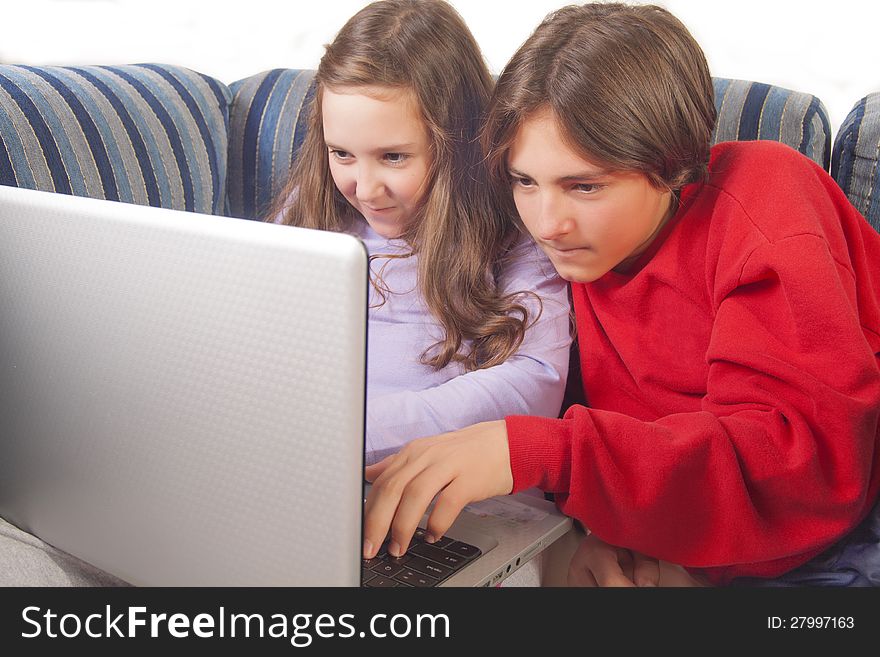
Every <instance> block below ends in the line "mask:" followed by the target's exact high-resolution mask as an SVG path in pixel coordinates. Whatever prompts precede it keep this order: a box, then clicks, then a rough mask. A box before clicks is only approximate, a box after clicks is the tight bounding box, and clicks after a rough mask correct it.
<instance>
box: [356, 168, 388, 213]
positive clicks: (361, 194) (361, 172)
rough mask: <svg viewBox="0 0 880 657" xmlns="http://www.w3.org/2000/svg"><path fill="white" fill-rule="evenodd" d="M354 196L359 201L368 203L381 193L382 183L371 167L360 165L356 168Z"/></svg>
mask: <svg viewBox="0 0 880 657" xmlns="http://www.w3.org/2000/svg"><path fill="white" fill-rule="evenodd" d="M356 184H357V187H356V189H355V196H357V199H358V200H359V201H360V202H361V203H367V204H369V203H370V202H371V201H374V200H375V199H377V198H379V197H380V196H381V195H382V189H383V187H384V185H383V184H382V181H381V179H380V177H379V176H378V175H377V173H376V171H374V170H373V167H371V166H369V165H361V166H360V167H359V168H358V174H357V183H356Z"/></svg>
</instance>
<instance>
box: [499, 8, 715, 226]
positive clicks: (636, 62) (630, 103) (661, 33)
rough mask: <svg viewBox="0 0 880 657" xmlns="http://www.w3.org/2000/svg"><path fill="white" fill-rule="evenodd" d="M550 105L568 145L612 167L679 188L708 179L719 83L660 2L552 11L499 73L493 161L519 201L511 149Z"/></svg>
mask: <svg viewBox="0 0 880 657" xmlns="http://www.w3.org/2000/svg"><path fill="white" fill-rule="evenodd" d="M545 108H549V109H550V111H551V113H552V115H553V116H554V118H555V119H556V120H557V121H558V122H559V125H560V126H561V128H562V133H563V135H564V137H565V138H566V139H567V141H568V142H569V146H570V147H571V148H572V149H573V150H575V151H576V152H578V153H580V154H581V155H583V156H584V157H585V158H587V159H589V160H591V161H593V162H594V163H595V164H597V165H599V166H602V167H603V168H606V169H608V170H617V171H639V172H641V173H643V174H645V175H646V176H647V177H648V178H649V180H651V182H652V183H653V184H654V186H655V187H658V188H661V189H669V190H671V191H672V192H674V193H675V192H677V191H678V190H680V189H681V188H682V187H683V186H684V185H686V184H688V183H691V182H697V181H700V180H704V179H705V178H706V175H707V171H708V164H709V149H710V147H711V142H712V131H713V129H714V127H715V120H716V111H715V102H714V90H713V87H712V77H711V75H710V74H709V67H708V65H707V64H706V58H705V56H704V55H703V51H702V50H701V48H700V46H699V45H698V44H697V42H696V41H695V40H694V38H693V37H692V36H691V34H690V33H689V32H688V30H687V28H686V27H685V26H684V25H683V24H682V23H681V22H680V21H679V20H678V19H677V18H675V16H673V15H672V14H670V13H669V12H668V11H666V10H665V9H663V8H661V7H657V6H653V5H626V4H620V3H607V4H605V3H594V4H586V5H582V6H575V5H572V6H568V7H563V8H562V9H559V10H557V11H555V12H553V13H551V14H550V15H548V16H547V18H545V19H544V21H543V22H542V23H541V24H540V25H539V26H538V28H537V29H536V30H535V32H534V33H533V34H532V35H531V36H530V37H529V38H528V39H527V40H526V42H525V43H524V44H523V45H522V46H521V47H520V49H519V50H518V51H517V52H516V54H514V56H513V58H512V59H511V60H510V62H509V63H508V64H507V66H506V67H505V69H504V71H503V72H502V73H501V76H500V77H499V79H498V84H497V85H496V88H495V94H494V96H493V97H492V102H491V104H490V107H489V110H488V115H487V120H486V124H485V126H484V131H483V146H484V149H485V150H486V152H487V153H488V161H489V170H490V175H491V176H492V179H493V181H494V182H495V183H496V184H497V188H498V189H499V190H504V192H505V196H504V197H503V198H504V199H505V203H506V206H507V208H508V210H510V208H511V207H512V204H513V202H512V199H511V194H510V179H509V174H508V171H507V154H508V152H509V150H510V147H511V145H512V144H513V141H514V139H515V138H516V134H517V132H518V130H519V127H520V126H521V125H522V124H523V123H524V122H525V121H526V120H527V119H528V118H529V117H531V116H533V115H534V114H535V113H536V112H538V111H539V110H542V109H545Z"/></svg>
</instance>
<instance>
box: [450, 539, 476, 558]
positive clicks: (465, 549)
mask: <svg viewBox="0 0 880 657" xmlns="http://www.w3.org/2000/svg"><path fill="white" fill-rule="evenodd" d="M443 549H444V550H449V551H450V552H455V554H458V555H461V556H463V557H464V558H465V559H473V558H474V557H475V556H477V555H478V554H480V548H478V547H474V546H473V545H470V544H468V543H462V542H460V541H454V542H453V543H452V544H450V545H447V546H446V547H445V548H443Z"/></svg>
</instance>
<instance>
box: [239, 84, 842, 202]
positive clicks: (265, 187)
mask: <svg viewBox="0 0 880 657" xmlns="http://www.w3.org/2000/svg"><path fill="white" fill-rule="evenodd" d="M314 76H315V71H313V70H294V69H274V70H271V71H265V72H263V73H259V74H257V75H253V76H251V77H249V78H245V79H244V80H239V81H238V82H234V83H232V85H230V88H231V90H232V92H233V100H232V107H231V109H230V126H229V179H228V180H229V204H228V206H227V211H228V213H229V214H231V215H232V216H236V217H245V218H249V219H253V218H256V217H259V216H261V215H262V214H263V213H264V212H265V211H266V209H267V207H268V205H269V204H270V203H271V201H272V199H273V198H274V197H275V195H276V194H277V193H279V192H280V190H281V188H282V187H283V186H284V182H285V181H286V179H287V174H288V171H289V170H290V165H291V163H292V162H293V161H294V160H295V158H296V155H297V151H298V150H299V147H300V146H301V145H302V141H303V138H304V136H305V132H306V127H307V124H308V114H309V108H310V105H311V101H312V98H313V97H314V91H315V89H314ZM713 82H714V86H715V105H716V108H717V109H718V123H717V125H716V129H715V135H714V142H719V141H735V140H747V139H772V140H774V141H781V142H783V143H785V144H788V145H789V146H791V147H792V148H796V149H797V150H799V151H800V152H801V153H803V154H804V155H806V156H807V157H810V158H812V159H813V160H814V161H816V162H818V163H819V164H820V165H822V166H823V167H824V168H825V169H826V170H827V169H828V166H829V158H830V154H831V148H830V144H831V129H830V127H829V121H828V113H827V111H826V110H825V107H824V106H823V105H822V103H821V102H820V101H819V99H818V98H816V97H815V96H812V95H810V94H805V93H800V92H797V91H791V90H789V89H783V88H781V87H775V86H771V85H767V84H762V83H758V82H748V81H745V80H730V79H727V78H715V79H714V80H713Z"/></svg>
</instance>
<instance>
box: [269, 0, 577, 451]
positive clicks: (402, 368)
mask: <svg viewBox="0 0 880 657" xmlns="http://www.w3.org/2000/svg"><path fill="white" fill-rule="evenodd" d="M315 84H316V91H315V96H314V104H313V106H312V108H311V115H310V123H309V128H308V134H307V136H306V137H305V140H304V143H303V146H302V150H301V152H300V153H299V155H298V159H297V161H296V164H295V165H294V168H293V170H292V173H291V177H290V180H289V182H288V184H287V187H286V189H285V190H284V192H283V193H282V194H281V195H280V196H279V198H278V201H277V203H276V205H275V207H274V208H273V209H272V210H271V211H270V212H269V214H268V218H269V219H272V220H275V221H276V222H279V223H285V224H291V225H297V226H304V227H307V228H318V229H324V230H334V231H346V232H349V233H352V234H354V235H356V236H358V237H360V238H361V239H362V240H363V241H364V243H365V245H366V247H367V250H368V252H369V254H370V260H371V279H372V286H371V293H370V300H371V303H370V306H371V307H370V317H369V331H368V336H369V345H368V367H367V372H368V381H367V396H368V401H367V459H368V461H369V460H374V459H376V458H379V457H380V456H383V455H385V454H387V453H390V452H392V451H395V450H397V449H398V448H399V447H400V446H401V445H403V444H404V443H406V442H407V441H408V440H411V439H413V438H417V437H419V436H426V435H432V434H436V433H438V432H441V431H449V430H452V429H456V428H461V427H463V426H467V425H469V424H472V423H473V422H478V421H482V420H489V419H498V418H501V417H503V416H504V415H506V414H509V413H530V414H539V415H546V416H554V417H555V416H556V415H557V414H558V413H559V408H560V404H561V401H562V395H563V391H564V386H565V379H566V374H567V370H568V356H569V344H570V336H569V304H568V297H567V290H566V284H565V282H564V281H562V280H561V279H559V278H558V276H557V275H556V272H555V271H554V270H553V267H552V265H551V264H550V262H549V261H548V260H547V259H546V257H545V256H544V255H543V254H542V253H541V252H540V250H539V249H537V247H536V246H535V244H534V242H533V241H532V240H531V239H530V238H529V237H528V235H527V234H526V233H525V231H522V230H520V229H519V228H518V227H517V226H516V225H515V224H514V223H513V222H512V221H510V217H507V216H504V215H503V214H502V212H501V211H500V210H499V207H498V204H497V203H496V202H495V198H494V197H493V192H492V187H491V185H490V184H489V181H488V176H487V170H486V167H485V165H484V163H483V161H482V154H481V149H480V145H479V142H478V131H479V126H480V122H481V119H482V117H483V115H484V112H485V108H486V105H487V103H488V101H489V97H490V94H491V91H492V78H491V76H490V74H489V71H488V70H487V68H486V65H485V62H484V61H483V58H482V55H481V54H480V50H479V47H478V46H477V44H476V42H475V40H474V38H473V36H472V35H471V33H470V31H469V30H468V28H467V27H466V25H465V24H464V21H463V20H462V19H461V17H460V16H459V15H458V14H457V13H456V12H455V10H454V9H453V8H452V7H451V6H449V5H448V4H446V3H445V2H442V1H440V0H384V1H380V2H374V3H372V4H370V5H368V6H367V7H365V8H364V9H362V10H361V11H359V12H358V13H357V14H355V15H354V16H353V17H352V18H351V19H349V21H348V22H347V23H346V24H345V25H344V26H343V28H342V29H341V30H340V32H339V33H338V35H337V36H336V38H335V39H334V40H333V42H332V43H331V44H329V45H328V46H327V48H326V52H325V54H324V56H323V58H322V59H321V62H320V65H319V66H318V69H317V72H316V77H315Z"/></svg>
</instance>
